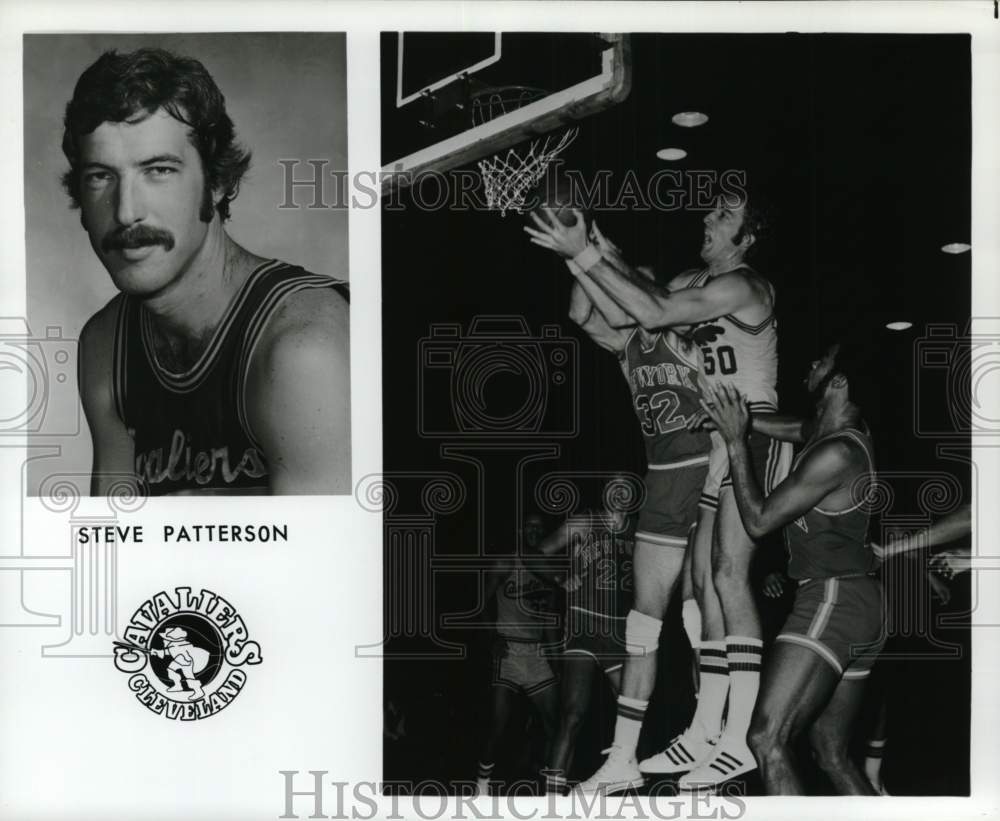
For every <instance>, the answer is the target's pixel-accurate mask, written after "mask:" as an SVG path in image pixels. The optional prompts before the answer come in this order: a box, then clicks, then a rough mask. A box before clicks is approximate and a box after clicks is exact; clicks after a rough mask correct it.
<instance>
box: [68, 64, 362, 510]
mask: <svg viewBox="0 0 1000 821" xmlns="http://www.w3.org/2000/svg"><path fill="white" fill-rule="evenodd" d="M63 151H64V153H65V155H66V159H67V160H68V161H69V165H70V168H69V170H68V171H67V172H66V174H65V175H64V177H63V182H64V185H65V187H66V191H67V193H68V194H69V197H70V200H71V202H72V204H73V205H74V206H75V207H78V208H79V209H80V220H81V222H82V224H83V228H84V229H85V230H86V232H87V234H88V236H89V238H90V244H91V246H92V247H93V249H94V253H96V254H97V256H98V258H99V259H100V261H101V263H102V264H103V265H104V267H105V268H106V269H107V271H108V274H109V275H110V276H111V279H112V281H113V282H114V284H115V286H116V287H117V288H118V290H119V291H120V292H121V293H119V294H118V295H117V296H116V297H115V298H114V299H112V300H111V301H110V302H109V303H108V304H107V305H106V306H105V307H104V308H102V309H101V310H100V311H98V312H97V313H96V314H95V315H94V316H92V317H91V318H90V320H89V321H88V322H87V324H86V326H85V327H84V329H83V332H82V334H81V337H80V354H79V355H80V369H79V370H80V396H81V400H82V403H83V408H84V411H85V413H86V416H87V421H88V423H89V425H90V432H91V437H92V440H93V450H94V459H93V470H92V475H91V492H92V493H93V494H95V495H104V494H107V493H109V492H113V491H114V490H115V488H116V487H119V488H120V487H132V488H134V489H135V490H136V491H138V492H141V493H145V494H149V495H164V494H186V493H238V494H253V493H345V492H347V491H348V490H349V488H350V378H349V364H350V362H349V359H350V357H349V350H348V343H349V333H348V295H347V289H346V286H345V284H344V283H343V282H340V281H338V280H334V279H331V278H329V277H326V276H319V275H317V274H312V273H309V272H308V271H305V270H303V269H302V268H300V267H297V266H295V265H290V264H288V263H284V262H280V261H278V260H275V259H270V258H268V257H267V256H260V255H258V254H255V253H253V252H252V251H250V250H248V249H246V248H244V247H242V246H241V245H239V244H238V243H237V242H236V241H235V240H233V238H232V237H231V236H230V235H229V234H228V233H227V231H226V228H225V223H226V220H227V219H228V218H229V214H230V206H231V204H232V203H233V201H234V200H235V199H236V196H237V193H238V191H239V185H240V180H241V179H242V177H243V175H244V173H245V172H246V170H247V168H248V167H249V163H250V155H249V153H248V152H247V151H245V150H244V149H243V148H242V147H241V146H240V145H239V144H238V143H237V142H236V138H235V132H234V127H233V123H232V120H231V119H230V118H229V116H228V114H227V113H226V108H225V100H224V98H223V96H222V93H221V92H220V91H219V89H218V87H217V86H216V84H215V81H214V80H213V79H212V77H211V75H210V74H209V73H208V72H207V71H206V69H205V67H204V66H203V65H202V64H201V63H200V62H198V61H197V60H193V59H189V58H185V57H180V56H177V55H175V54H172V53H170V52H167V51H163V50H161V49H139V50H137V51H134V52H131V53H127V54H119V53H117V52H114V51H109V52H106V53H105V54H103V55H101V57H100V58H99V59H98V60H97V61H96V62H95V63H94V64H93V65H91V66H90V67H89V68H87V69H86V71H84V72H83V74H82V75H81V77H80V79H79V81H78V82H77V85H76V88H75V90H74V93H73V98H72V99H71V100H70V102H69V104H68V105H67V106H66V117H65V132H64V135H63Z"/></svg>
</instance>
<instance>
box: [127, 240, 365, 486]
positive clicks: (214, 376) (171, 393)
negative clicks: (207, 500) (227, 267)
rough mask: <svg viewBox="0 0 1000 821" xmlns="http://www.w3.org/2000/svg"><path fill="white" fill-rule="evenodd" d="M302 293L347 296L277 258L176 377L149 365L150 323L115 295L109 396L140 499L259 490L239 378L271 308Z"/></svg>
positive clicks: (335, 284)
mask: <svg viewBox="0 0 1000 821" xmlns="http://www.w3.org/2000/svg"><path fill="white" fill-rule="evenodd" d="M309 288H334V289H335V290H337V292H338V293H340V294H341V295H342V296H344V297H345V298H347V296H348V293H347V286H346V284H345V283H343V282H341V281H339V280H335V279H331V278H330V277H325V276H319V275H317V274H311V273H309V272H307V271H304V270H303V269H302V268H298V267H295V266H292V265H288V264H287V263H283V262H278V261H277V260H271V261H269V262H266V263H264V264H262V265H260V266H259V267H258V268H257V269H256V270H255V271H254V272H253V273H252V274H251V275H250V276H249V277H248V278H247V280H246V282H245V283H244V284H243V286H242V288H241V289H240V291H239V293H237V295H236V297H235V298H234V299H233V301H232V303H231V304H230V305H229V307H228V308H227V309H226V313H225V314H224V316H223V318H222V321H221V322H220V323H219V327H218V328H217V329H216V330H215V332H214V334H213V335H212V339H211V341H210V342H209V344H208V346H207V347H206V348H205V350H204V352H203V353H202V354H201V356H199V358H198V361H197V362H196V363H195V364H194V365H193V366H192V367H191V368H190V369H188V370H187V371H185V372H184V373H173V372H171V371H169V370H167V369H166V368H164V367H163V366H162V365H161V364H160V363H159V361H158V360H157V357H156V353H155V349H154V346H153V329H152V318H151V316H150V315H149V313H148V311H146V309H145V308H144V307H143V305H142V302H141V300H139V299H135V298H134V297H130V296H127V295H125V294H122V295H120V296H118V297H117V300H118V319H117V327H116V330H115V343H114V365H113V367H114V379H113V382H112V390H113V393H114V399H115V406H116V408H117V410H118V415H119V416H120V417H121V420H122V421H123V422H124V423H125V426H126V427H127V428H128V431H129V434H130V435H131V436H132V439H133V441H134V442H135V472H136V475H137V476H138V477H139V479H140V481H141V482H142V483H143V484H144V487H145V490H146V492H147V493H149V494H150V495H154V496H158V495H163V494H166V493H184V492H198V491H208V490H211V491H214V492H217V493H218V492H226V491H231V492H237V493H244V494H248V493H261V492H265V491H266V490H267V486H268V481H267V476H268V468H267V460H266V459H265V457H264V453H263V450H262V449H261V447H260V445H259V444H258V442H257V441H256V440H255V438H254V436H253V433H252V432H251V430H250V426H249V424H248V422H247V414H246V407H245V402H246V397H245V395H244V393H245V388H246V376H247V371H248V368H249V364H250V358H251V356H252V354H253V351H254V346H255V345H256V344H257V341H258V340H259V339H260V337H261V334H262V332H263V330H264V327H265V325H266V324H267V321H268V319H269V318H270V317H271V316H272V315H273V313H274V311H275V309H276V308H277V307H278V305H280V304H281V302H282V300H284V299H285V298H286V297H288V296H289V295H290V294H293V293H296V292H298V291H302V290H305V289H309Z"/></svg>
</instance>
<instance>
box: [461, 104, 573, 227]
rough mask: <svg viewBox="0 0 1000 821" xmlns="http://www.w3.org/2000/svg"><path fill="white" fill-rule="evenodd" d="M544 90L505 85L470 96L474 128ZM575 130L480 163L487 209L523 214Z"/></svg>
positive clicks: (513, 108)
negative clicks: (527, 203)
mask: <svg viewBox="0 0 1000 821" xmlns="http://www.w3.org/2000/svg"><path fill="white" fill-rule="evenodd" d="M545 94H546V92H545V91H543V90H541V89H537V88H529V87H527V86H504V87H502V88H493V89H488V90H486V91H481V92H478V93H477V94H475V95H473V97H472V122H473V125H482V124H483V123H486V122H489V121H490V120H494V119H496V118H497V117H501V116H503V115H504V114H508V113H510V112H511V111H515V110H517V109H519V108H521V107H523V106H526V105H528V104H530V103H533V102H535V100H538V99H540V98H541V97H544V96H545ZM577 133H578V129H576V128H570V129H569V130H567V131H565V132H563V134H562V135H561V136H558V137H557V136H556V135H553V136H550V137H545V138H543V139H538V140H533V141H532V142H530V143H529V144H528V146H527V148H524V147H523V146H522V147H521V148H520V150H518V149H514V148H508V149H507V150H506V151H505V152H502V153H499V154H494V155H493V156H492V157H487V158H486V159H483V160H480V161H479V173H480V174H481V175H482V177H483V189H484V191H485V193H486V206H487V208H489V209H491V210H493V211H499V212H500V215H501V216H506V215H507V212H508V211H516V212H517V213H518V214H523V213H524V211H525V210H526V209H525V203H526V200H527V197H528V194H530V193H531V192H532V191H533V190H534V188H535V187H536V186H537V185H538V184H539V183H540V182H541V181H542V178H543V177H544V176H545V171H546V169H547V168H548V167H549V165H550V164H551V162H552V161H553V160H554V159H555V158H556V157H558V156H559V155H560V154H561V153H562V152H563V151H565V150H566V148H567V147H568V146H569V144H570V143H572V142H573V140H574V139H576V135H577Z"/></svg>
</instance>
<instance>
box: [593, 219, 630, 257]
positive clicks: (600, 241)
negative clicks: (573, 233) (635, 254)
mask: <svg viewBox="0 0 1000 821" xmlns="http://www.w3.org/2000/svg"><path fill="white" fill-rule="evenodd" d="M590 239H591V241H592V242H593V243H594V245H596V246H597V250H598V251H600V252H601V256H602V257H604V258H605V259H607V260H608V262H610V263H611V264H612V265H614V266H615V267H616V268H624V267H625V257H623V256H622V249H621V248H619V247H618V246H617V245H615V244H614V243H613V242H612V241H611V240H609V239H608V238H607V237H606V236H604V234H603V233H602V232H601V229H600V228H598V227H597V222H593V223H591V226H590Z"/></svg>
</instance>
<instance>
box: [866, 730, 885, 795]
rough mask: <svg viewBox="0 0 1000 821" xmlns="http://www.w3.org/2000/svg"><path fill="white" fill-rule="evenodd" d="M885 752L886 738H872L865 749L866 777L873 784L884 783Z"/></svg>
mask: <svg viewBox="0 0 1000 821" xmlns="http://www.w3.org/2000/svg"><path fill="white" fill-rule="evenodd" d="M884 751H885V739H884V738H872V739H869V741H868V746H867V747H866V748H865V775H866V776H868V780H869V781H871V782H872V784H880V783H881V782H882V753H883V752H884Z"/></svg>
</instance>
